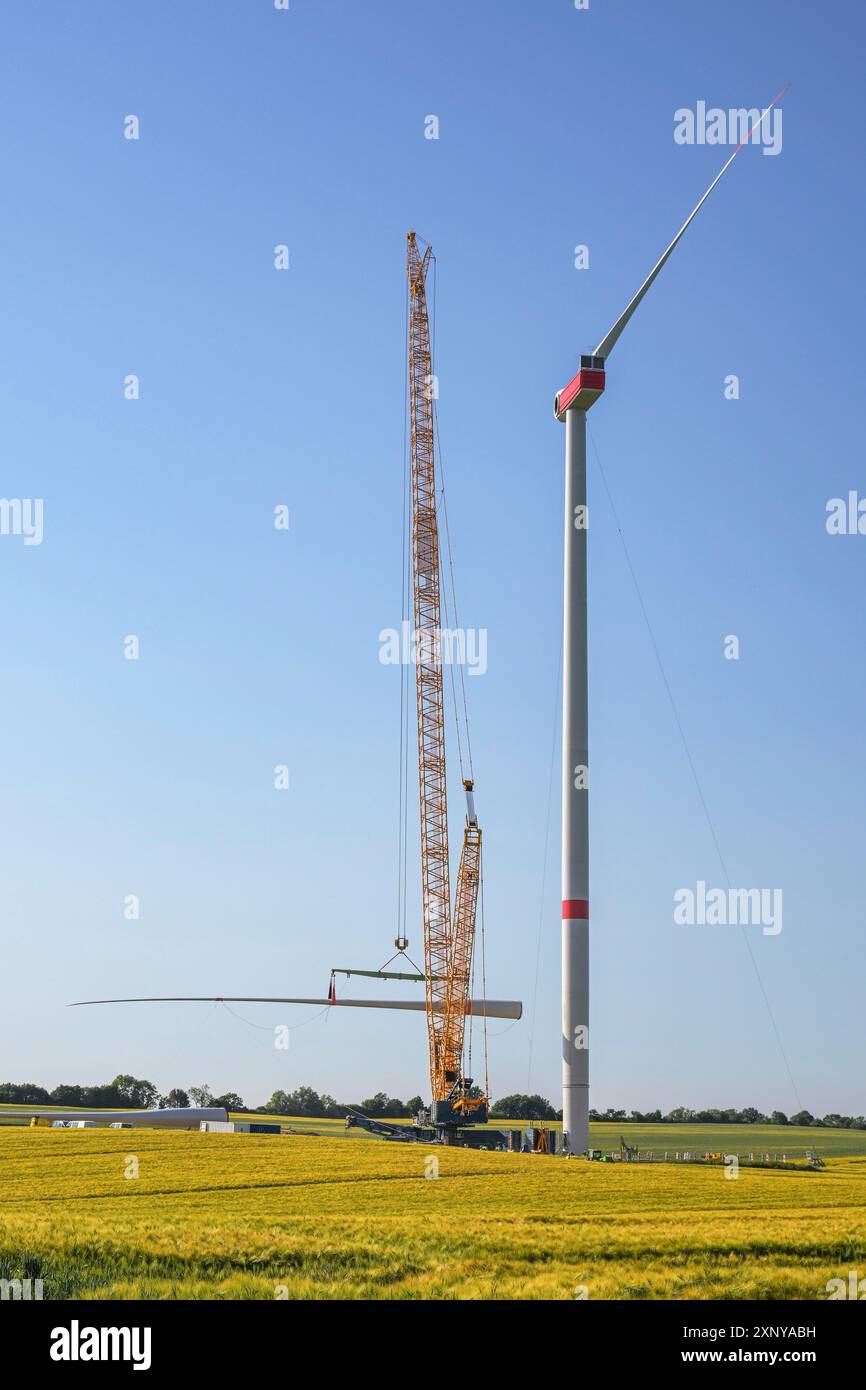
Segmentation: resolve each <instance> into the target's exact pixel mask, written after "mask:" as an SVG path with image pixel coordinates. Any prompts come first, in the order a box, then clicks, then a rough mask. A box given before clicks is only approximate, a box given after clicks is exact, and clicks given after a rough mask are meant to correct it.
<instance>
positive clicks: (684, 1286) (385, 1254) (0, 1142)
mask: <svg viewBox="0 0 866 1390" xmlns="http://www.w3.org/2000/svg"><path fill="white" fill-rule="evenodd" d="M6 1115H7V1116H8V1117H9V1118H10V1119H11V1117H12V1111H11V1108H10V1109H9V1110H7V1111H6ZM284 1123H285V1124H287V1125H290V1126H291V1127H292V1128H293V1129H295V1130H297V1131H300V1132H297V1133H295V1134H283V1135H280V1136H276V1135H274V1136H271V1135H248V1134H201V1133H192V1132H183V1131H158V1130H108V1129H90V1130H51V1129H36V1128H33V1129H29V1128H25V1127H23V1126H21V1125H20V1124H18V1125H12V1124H6V1125H4V1126H3V1127H2V1128H0V1279H15V1278H30V1279H41V1280H42V1288H43V1297H44V1298H45V1299H63V1298H95V1299H138V1298H170V1299H269V1300H273V1299H283V1298H289V1299H407V1298H408V1299H575V1298H587V1297H588V1298H591V1299H592V1298H602V1299H610V1298H612V1299H669V1298H686V1299H730V1298H745V1299H778V1298H782V1299H809V1298H826V1297H827V1293H826V1285H827V1282H828V1280H830V1279H831V1278H834V1277H842V1278H847V1276H848V1271H849V1270H851V1269H859V1270H861V1271H862V1270H864V1269H866V1220H864V1215H866V1210H864V1209H866V1134H864V1133H863V1132H857V1131H850V1130H840V1131H828V1130H818V1131H816V1130H814V1129H810V1130H800V1131H797V1130H794V1129H791V1128H789V1129H786V1130H782V1131H780V1130H779V1129H777V1128H768V1127H758V1126H755V1127H749V1126H736V1127H725V1128H724V1129H722V1130H718V1129H715V1130H714V1129H711V1128H709V1127H702V1126H672V1125H664V1126H657V1127H653V1126H648V1125H636V1126H632V1125H613V1126H601V1125H599V1126H595V1127H594V1130H593V1135H592V1142H593V1144H594V1145H597V1146H598V1147H600V1148H602V1149H616V1148H617V1147H618V1144H619V1137H620V1135H623V1137H624V1138H625V1139H626V1140H627V1141H628V1142H630V1143H636V1144H638V1145H639V1146H640V1148H641V1150H642V1151H646V1150H647V1149H649V1148H655V1149H656V1151H657V1152H660V1153H661V1152H664V1150H666V1149H667V1150H670V1151H671V1152H673V1151H675V1150H680V1151H681V1150H683V1149H690V1150H692V1151H697V1152H701V1153H702V1152H703V1151H704V1150H711V1151H714V1150H718V1149H721V1150H722V1151H724V1152H726V1153H727V1152H739V1153H740V1154H741V1155H743V1156H746V1155H748V1153H749V1152H751V1151H754V1152H755V1154H756V1156H757V1154H758V1153H759V1152H768V1151H769V1152H771V1153H774V1152H778V1153H780V1154H781V1152H782V1151H784V1152H786V1153H787V1154H788V1156H789V1158H794V1159H797V1160H802V1159H803V1157H804V1153H805V1149H806V1148H807V1147H814V1148H816V1149H817V1150H818V1152H819V1153H821V1155H822V1157H823V1158H824V1160H825V1162H826V1167H825V1168H824V1169H821V1170H819V1171H816V1172H806V1171H803V1172H792V1171H783V1170H776V1169H758V1168H748V1167H743V1168H741V1169H740V1172H739V1176H738V1177H737V1178H736V1179H727V1178H726V1177H725V1175H724V1170H723V1169H722V1168H718V1167H709V1166H700V1165H675V1164H668V1163H663V1162H658V1163H654V1164H647V1165H643V1164H619V1163H615V1164H600V1163H587V1162H585V1161H583V1160H579V1159H569V1160H566V1159H562V1158H554V1157H547V1156H543V1155H529V1154H524V1155H520V1154H506V1153H495V1152H484V1151H482V1152H472V1151H469V1150H460V1149H442V1148H433V1147H427V1146H420V1145H419V1146H414V1145H413V1146H410V1145H397V1144H388V1143H382V1142H380V1141H377V1140H374V1139H370V1138H369V1137H368V1136H364V1137H357V1136H358V1132H357V1131H354V1132H352V1131H350V1132H349V1135H348V1136H347V1135H346V1132H345V1130H344V1129H343V1128H342V1126H341V1125H340V1124H338V1123H334V1122H331V1123H329V1122H325V1121H309V1120H308V1121H302V1120H286V1121H284ZM515 1127H516V1126H515ZM310 1131H318V1133H311V1132H310ZM353 1134H354V1136H355V1137H354V1138H353V1137H352V1136H353ZM347 1139H348V1142H347Z"/></svg>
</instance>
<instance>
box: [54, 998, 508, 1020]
mask: <svg viewBox="0 0 866 1390" xmlns="http://www.w3.org/2000/svg"><path fill="white" fill-rule="evenodd" d="M87 1004H321V1005H322V1006H323V1007H324V1006H325V1005H328V1006H329V1007H331V1008H334V1009H412V1010H415V1011H417V1012H419V1013H423V1011H424V1009H425V1008H426V1007H427V1006H426V1004H425V1002H424V1000H423V999H287V998H284V997H282V996H276V995H258V994H177V995H154V996H152V997H149V998H141V999H78V1000H76V1002H75V1003H74V1004H70V1005H69V1008H70V1009H79V1008H82V1007H83V1006H84V1005H87ZM441 1007H442V1006H441V1005H440V1006H439V1008H440V1009H441ZM466 1012H467V1014H472V1015H473V1017H475V1018H521V1017H522V1016H523V1005H522V1003H521V1002H520V1000H518V999H467V1001H466Z"/></svg>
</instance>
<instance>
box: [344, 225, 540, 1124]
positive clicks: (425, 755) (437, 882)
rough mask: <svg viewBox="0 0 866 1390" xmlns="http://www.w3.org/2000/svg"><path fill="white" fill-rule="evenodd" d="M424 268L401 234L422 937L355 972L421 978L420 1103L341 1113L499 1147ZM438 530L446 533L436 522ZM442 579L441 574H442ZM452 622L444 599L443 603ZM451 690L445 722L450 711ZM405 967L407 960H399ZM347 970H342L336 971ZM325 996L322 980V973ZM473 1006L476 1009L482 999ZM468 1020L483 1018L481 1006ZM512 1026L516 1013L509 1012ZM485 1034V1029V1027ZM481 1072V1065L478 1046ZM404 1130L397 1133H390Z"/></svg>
mask: <svg viewBox="0 0 866 1390" xmlns="http://www.w3.org/2000/svg"><path fill="white" fill-rule="evenodd" d="M432 261H433V251H432V247H430V246H429V245H425V249H424V250H423V251H422V249H421V247H420V245H419V242H418V238H417V236H416V234H415V233H414V232H409V233H408V236H407V249H406V276H407V283H408V332H407V339H408V405H409V426H410V429H409V438H410V475H411V576H412V600H413V616H414V624H415V635H414V653H415V655H414V661H415V699H416V711H417V729H418V784H419V792H420V828H421V898H422V916H423V933H424V969H423V972H417V973H415V974H407V973H405V972H397V971H388V970H387V969H386V968H385V967H383V969H382V970H381V971H377V972H374V971H370V972H364V973H369V974H376V975H379V976H380V977H381V978H395V977H396V978H399V979H406V978H411V979H415V980H416V981H418V982H420V981H421V980H423V983H424V990H425V1003H426V1016H427V1036H428V1053H429V1064H430V1089H431V1104H430V1107H429V1109H428V1110H423V1111H421V1113H420V1114H419V1115H418V1116H417V1117H416V1122H415V1124H414V1126H389V1127H388V1130H389V1132H388V1133H387V1135H386V1134H385V1127H383V1125H382V1124H381V1123H380V1122H375V1121H368V1120H367V1118H366V1117H365V1116H363V1115H361V1114H359V1113H358V1112H352V1113H351V1114H350V1115H349V1116H348V1117H347V1120H346V1123H347V1125H349V1126H350V1127H351V1126H356V1125H360V1126H362V1127H364V1128H366V1129H369V1130H370V1131H371V1132H372V1133H379V1134H382V1135H383V1137H389V1138H404V1137H409V1136H410V1135H411V1137H416V1138H418V1139H422V1140H427V1141H430V1140H433V1141H434V1142H439V1143H444V1144H462V1145H467V1144H472V1145H473V1146H474V1145H479V1146H480V1145H481V1144H482V1143H485V1144H490V1145H491V1146H493V1145H494V1144H495V1146H496V1147H499V1146H500V1142H501V1145H502V1146H506V1145H507V1141H508V1137H507V1135H505V1134H502V1135H501V1136H500V1135H495V1134H494V1135H491V1133H490V1132H489V1131H485V1132H483V1133H481V1132H479V1131H477V1130H476V1131H475V1132H474V1133H473V1131H472V1126H477V1125H483V1124H486V1122H487V1119H488V1115H489V1101H488V1096H487V1090H488V1086H487V1077H486V1075H485V1084H484V1087H483V1088H476V1087H474V1085H473V1081H472V1078H471V1076H468V1075H467V1074H466V1072H465V1070H464V1042H465V1036H466V1018H467V1015H471V1014H473V1013H474V1012H475V1008H476V1006H475V1001H473V1000H471V999H470V986H471V981H472V963H473V955H474V950H475V923H476V915H477V911H478V898H479V887H480V884H481V827H480V825H479V823H478V816H477V814H476V810H475V795H474V793H475V781H474V776H473V774H472V764H471V745H470V743H469V736H468V714H467V711H466V705H465V692H464V704H463V719H464V722H465V729H466V745H467V754H468V761H469V770H468V775H465V769H463V768H462V763H463V754H462V743H461V741H460V725H459V716H458V750H459V753H460V760H461V770H462V771H463V772H464V776H463V789H464V792H465V794H466V820H465V824H464V828H463V847H462V852H461V855H460V865H459V868H458V871H457V885H456V891H455V896H454V907H453V911H452V907H451V875H450V869H449V844H448V798H447V789H446V775H445V774H446V767H445V689H444V679H443V651H442V609H443V604H447V595H446V594H445V593H444V592H443V582H442V569H441V557H440V528H439V512H440V506H441V507H442V508H443V510H444V501H443V500H442V497H441V492H440V484H439V480H438V479H437V467H436V457H437V439H436V432H437V431H436V412H435V400H436V385H435V382H436V379H435V377H434V375H433V360H432V351H431V335H430V319H429V314H428V309H427V275H428V271H429V269H430V265H431V262H432ZM445 515H446V529H447V514H445ZM451 572H452V574H453V567H451ZM454 615H455V618H456V599H455V600H454ZM456 703H457V700H456V691H455V714H456V713H457V710H456ZM394 945H395V946H396V948H397V954H396V956H392V957H391V961H388V962H386V966H387V965H390V964H391V962H392V961H393V960H395V959H397V957H406V951H407V947H408V945H409V940H408V936H407V935H406V930H405V922H404V923H403V924H402V925H401V922H400V919H399V916H398V934H397V937H396V939H395V942H394ZM407 959H408V957H407ZM341 973H347V974H348V973H351V972H348V971H347V972H341ZM331 987H332V991H333V975H332V986H331ZM482 1002H483V1003H485V1001H482ZM479 1012H480V1013H481V1014H482V1015H483V1017H484V1018H485V1019H486V1017H487V1012H488V1010H487V1007H486V1004H485V1007H483V1008H482V1009H481V1010H479ZM517 1016H518V1017H519V1013H518V1015H517ZM485 1028H486V1023H485ZM484 1055H485V1072H486V1057H487V1042H486V1033H485V1038H484ZM400 1128H402V1129H405V1130H408V1131H409V1134H407V1135H406V1136H404V1135H402V1134H396V1133H394V1132H393V1131H394V1130H397V1129H400Z"/></svg>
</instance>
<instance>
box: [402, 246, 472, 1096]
mask: <svg viewBox="0 0 866 1390" xmlns="http://www.w3.org/2000/svg"><path fill="white" fill-rule="evenodd" d="M431 257H432V248H431V247H430V246H427V248H426V249H425V250H424V251H423V252H422V251H421V250H420V248H419V246H418V241H417V238H416V235H415V233H414V232H409V234H408V237H407V251H406V274H407V279H408V289H409V320H408V372H409V421H410V458H411V478H412V587H413V601H414V619H415V690H416V703H417V716H418V785H419V798H420V826H421V895H422V903H423V923H424V977H425V978H424V985H425V992H426V1013H427V1033H428V1043H429V1058H430V1086H431V1090H432V1098H433V1101H434V1102H435V1101H444V1100H447V1099H449V1098H451V1097H453V1098H454V1099H455V1104H456V1106H457V1108H458V1113H459V1112H462V1113H464V1114H467V1113H469V1112H470V1111H471V1110H473V1109H476V1108H480V1105H481V1104H482V1103H483V1102H478V1104H477V1105H476V1104H475V1103H474V1102H473V1101H470V1099H469V1097H467V1096H466V1095H465V1089H466V1088H465V1086H464V1084H463V1080H464V1079H463V1073H462V1057H463V1043H464V1036H465V1027H466V1007H467V999H468V997H469V984H470V979H471V974H472V952H473V947H474V941H475V917H476V910H477V902H478V887H479V882H480V876H481V830H480V828H479V826H478V822H477V819H476V817H475V811H474V804H473V799H472V789H473V784H472V782H469V781H467V782H465V783H464V786H465V788H466V792H467V799H468V804H469V810H468V815H467V823H466V827H465V829H464V837H463V852H462V854H461V858H460V868H459V871H458V875H457V890H456V896H455V904H454V914H453V919H452V913H451V879H450V870H449V857H448V794H447V787H446V777H445V699H444V690H443V678H442V600H441V573H440V563H439V525H438V519H437V498H436V458H435V451H436V446H435V433H434V418H433V399H434V382H433V361H432V352H431V346H430V320H429V314H428V311H427V293H426V282H427V272H428V269H429V266H430V261H431Z"/></svg>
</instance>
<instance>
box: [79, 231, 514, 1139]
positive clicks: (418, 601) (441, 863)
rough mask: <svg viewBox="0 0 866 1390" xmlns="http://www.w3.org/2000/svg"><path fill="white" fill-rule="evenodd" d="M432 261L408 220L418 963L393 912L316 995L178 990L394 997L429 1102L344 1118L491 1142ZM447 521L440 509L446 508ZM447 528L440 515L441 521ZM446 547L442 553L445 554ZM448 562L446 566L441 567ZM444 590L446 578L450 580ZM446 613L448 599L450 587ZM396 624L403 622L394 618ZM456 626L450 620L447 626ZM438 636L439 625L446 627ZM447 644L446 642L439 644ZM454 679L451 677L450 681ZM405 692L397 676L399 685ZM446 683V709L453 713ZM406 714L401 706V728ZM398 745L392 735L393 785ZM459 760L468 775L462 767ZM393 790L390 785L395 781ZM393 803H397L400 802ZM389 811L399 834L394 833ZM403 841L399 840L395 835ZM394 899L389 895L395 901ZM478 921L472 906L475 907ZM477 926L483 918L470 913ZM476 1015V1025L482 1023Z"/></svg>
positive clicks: (373, 1003) (391, 1130)
mask: <svg viewBox="0 0 866 1390" xmlns="http://www.w3.org/2000/svg"><path fill="white" fill-rule="evenodd" d="M432 262H433V252H432V248H431V247H430V246H429V245H426V244H425V249H424V250H423V251H422V250H421V248H420V246H419V243H418V238H417V237H416V234H415V233H414V232H409V233H408V236H407V251H406V275H407V283H408V296H407V300H408V323H407V340H408V413H409V425H410V430H409V472H410V476H411V578H412V607H413V616H414V626H415V632H414V641H413V654H412V660H413V662H414V665H415V698H416V710H417V726H418V783H419V800H420V830H421V898H422V918H423V935H424V968H423V970H420V969H418V967H417V966H415V964H414V962H412V961H411V959H410V958H409V957H408V955H407V948H408V945H409V940H408V936H407V934H406V929H405V921H402V920H398V932H397V939H396V941H395V943H394V944H395V946H396V948H397V950H396V955H395V956H392V957H391V960H389V961H386V962H385V965H384V966H383V967H382V968H381V969H380V970H360V969H355V968H347V967H343V966H341V967H335V968H334V969H332V971H331V978H330V983H329V987H328V995H327V998H326V999H316V998H309V997H290V998H287V997H285V996H281V995H267V996H262V995H255V996H249V995H247V996H241V995H195V996H189V995H188V996H182V998H183V999H184V1000H185V1001H186V1000H188V1001H193V1000H195V1001H197V1002H209V1001H210V1002H217V1003H235V1002H238V1003H241V1002H246V1003H250V1002H252V1003H283V1004H311V1005H315V1004H322V1005H330V1006H333V1007H335V1008H363V1009H369V1008H372V1009H402V1010H417V1011H419V1012H420V1011H422V1010H423V1012H424V1014H425V1016H426V1022H427V1035H428V1053H429V1065H430V1090H431V1104H430V1108H429V1109H427V1110H422V1111H421V1113H420V1114H419V1116H418V1117H417V1119H416V1123H415V1124H414V1125H411V1126H407V1125H403V1126H398V1125H390V1124H387V1123H384V1122H381V1121H374V1120H371V1119H369V1118H368V1117H366V1116H364V1115H362V1114H360V1112H357V1111H353V1112H351V1113H350V1114H349V1116H348V1118H347V1121H346V1123H347V1125H348V1126H349V1127H354V1126H358V1127H362V1128H366V1129H367V1130H369V1131H370V1132H371V1133H374V1134H378V1135H380V1136H381V1137H383V1138H391V1139H410V1138H411V1139H418V1140H423V1141H433V1142H439V1143H446V1144H455V1143H456V1144H468V1143H474V1144H477V1145H478V1146H482V1139H483V1140H484V1146H488V1147H501V1146H503V1145H504V1144H506V1143H507V1136H506V1135H498V1134H496V1133H495V1132H491V1131H486V1132H484V1133H481V1132H480V1131H476V1136H475V1138H472V1137H471V1133H472V1126H474V1125H483V1124H485V1123H486V1121H487V1118H488V1113H489V1102H488V1097H487V1090H488V1086H487V1077H486V1070H487V1040H486V1033H485V1035H484V1066H485V1084H484V1087H483V1089H479V1088H478V1087H475V1086H474V1085H473V1082H472V1078H471V1076H468V1075H467V1074H466V1071H465V1070H464V1044H465V1042H466V1018H467V1015H468V1016H470V1017H471V1018H480V1019H485V1020H486V1019H487V1018H488V1017H490V1018H511V1019H518V1018H520V1016H521V1014H522V1011H523V1010H522V1005H521V1004H520V1002H519V1001H518V1000H511V999H504V1000H503V999H499V1000H497V999H488V998H487V997H486V989H485V988H484V970H483V968H482V971H481V975H482V991H481V998H473V997H472V993H471V986H472V976H473V957H474V951H475V923H476V916H477V912H478V905H479V895H480V892H481V884H482V865H481V827H480V825H479V824H478V817H477V814H476V811H475V796H474V789H475V783H474V776H473V773H472V759H471V749H470V745H469V729H468V717H467V712H466V700H465V690H464V691H463V716H462V718H463V726H464V727H465V733H466V747H467V753H468V769H466V770H464V768H463V755H462V742H461V735H460V727H461V725H460V719H459V716H458V751H459V754H460V764H461V774H462V776H463V789H464V792H465V795H466V821H465V825H464V828H463V846H462V852H461V855H460V865H459V868H458V871H457V882H456V888H455V896H454V908H453V912H452V908H451V875H450V864H449V842H448V797H447V788H446V775H445V774H446V767H445V690H444V679H443V664H444V653H443V628H442V610H443V607H445V608H446V611H447V594H446V593H445V592H444V589H443V584H442V567H441V557H440V534H439V507H440V505H442V507H443V512H444V494H443V490H442V488H441V484H440V480H439V478H438V477H437V466H436V457H437V430H436V420H435V397H436V382H435V377H434V375H433V355H432V348H431V332H430V317H429V313H428V309H427V274H428V271H429V269H430V266H431V263H432ZM446 522H447V517H446ZM446 539H447V525H446ZM449 558H450V556H449ZM450 569H451V572H452V574H453V567H450ZM452 598H453V582H452ZM454 609H455V613H454V616H455V620H456V599H454ZM406 626H408V624H406ZM457 635H458V637H459V632H458V634H457ZM448 636H449V639H450V636H451V634H448ZM449 655H450V653H449ZM461 689H463V685H462V681H461ZM404 694H405V698H406V699H407V700H408V685H407V686H405V687H404ZM456 706H457V696H456V690H455V714H457V708H456ZM406 724H407V718H405V719H404V718H403V715H402V711H401V730H402V729H403V728H404V727H406ZM405 748H406V745H405V744H404V743H403V741H402V735H401V788H402V785H403V781H402V779H403V772H404V769H405V768H407V766H408V761H407V762H406V763H404V762H403V758H404V754H405ZM467 771H468V775H466V772H467ZM401 795H402V792H401ZM403 809H404V807H402V806H401V810H403ZM402 833H403V831H402V823H401V835H402ZM402 843H403V841H401V844H402ZM404 909H405V899H404V898H401V904H400V906H398V918H399V913H400V912H401V911H404ZM482 924H483V909H482ZM482 933H483V925H482ZM398 957H399V958H402V959H405V960H406V961H408V962H409V964H410V965H411V966H412V969H411V970H403V969H388V967H389V966H390V965H391V964H392V962H393V961H394V960H396V959H397V958H398ZM337 975H345V976H346V977H347V978H349V977H351V976H352V975H358V976H362V977H370V978H375V979H381V980H409V981H413V982H415V983H418V984H420V983H422V982H423V984H424V999H423V1000H421V999H417V1000H414V999H401V1000H397V999H394V1000H390V999H338V998H337V989H336V976H337ZM82 1002H84V1003H87V1004H108V1003H115V1004H116V1003H151V1002H164V1003H169V1002H173V1001H172V999H171V998H166V997H165V996H161V997H160V998H159V1000H157V999H110V1000H109V999H94V1000H85V1001H82ZM485 1027H486V1025H485Z"/></svg>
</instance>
